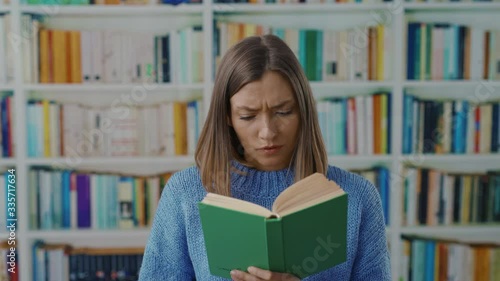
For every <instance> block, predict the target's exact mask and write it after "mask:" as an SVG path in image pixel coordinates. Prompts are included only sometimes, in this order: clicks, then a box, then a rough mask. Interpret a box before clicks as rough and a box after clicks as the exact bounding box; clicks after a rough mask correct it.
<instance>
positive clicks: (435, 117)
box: [403, 95, 500, 154]
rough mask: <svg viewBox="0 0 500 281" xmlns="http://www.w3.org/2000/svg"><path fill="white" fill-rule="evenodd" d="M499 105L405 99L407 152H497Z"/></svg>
mask: <svg viewBox="0 0 500 281" xmlns="http://www.w3.org/2000/svg"><path fill="white" fill-rule="evenodd" d="M499 107H500V103H499V102H490V103H481V104H476V103H472V102H469V101H466V100H455V101H435V100H422V99H419V98H417V97H414V96H411V95H405V96H404V110H403V114H404V118H403V120H404V122H403V153H406V154H410V153H436V154H443V153H455V154H463V153H469V154H473V153H476V154H477V153H497V152H499V150H500V128H499V126H500V114H499Z"/></svg>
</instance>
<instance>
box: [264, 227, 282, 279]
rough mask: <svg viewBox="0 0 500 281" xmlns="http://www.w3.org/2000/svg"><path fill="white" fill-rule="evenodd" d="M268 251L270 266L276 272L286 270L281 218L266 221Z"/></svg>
mask: <svg viewBox="0 0 500 281" xmlns="http://www.w3.org/2000/svg"><path fill="white" fill-rule="evenodd" d="M266 234H267V253H268V260H269V268H272V269H273V271H276V272H286V268H285V253H284V251H283V250H284V248H283V222H282V221H281V219H279V218H275V219H268V220H267V221H266Z"/></svg>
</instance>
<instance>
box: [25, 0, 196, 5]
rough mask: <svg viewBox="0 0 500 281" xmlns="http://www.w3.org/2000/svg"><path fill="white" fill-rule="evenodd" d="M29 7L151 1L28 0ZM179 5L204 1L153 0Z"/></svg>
mask: <svg viewBox="0 0 500 281" xmlns="http://www.w3.org/2000/svg"><path fill="white" fill-rule="evenodd" d="M26 2H27V3H28V4H29V5H147V4H149V3H151V1H150V0H27V1H26ZM156 2H157V3H159V4H171V5H177V4H181V3H201V2H202V0H159V1H157V0H153V3H156Z"/></svg>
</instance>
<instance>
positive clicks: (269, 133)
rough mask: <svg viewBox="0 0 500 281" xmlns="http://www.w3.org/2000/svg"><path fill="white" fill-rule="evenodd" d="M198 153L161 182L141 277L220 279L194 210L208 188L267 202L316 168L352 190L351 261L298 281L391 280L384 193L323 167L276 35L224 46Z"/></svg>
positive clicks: (302, 87)
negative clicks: (211, 268) (211, 264)
mask: <svg viewBox="0 0 500 281" xmlns="http://www.w3.org/2000/svg"><path fill="white" fill-rule="evenodd" d="M195 159H196V167H191V168H188V169H186V170H183V171H180V172H177V173H175V174H174V175H173V176H172V177H171V178H170V180H169V182H168V183H167V185H166V186H165V189H164V191H163V194H162V197H161V199H160V202H159V205H158V209H157V212H156V216H155V219H154V223H153V226H152V230H151V234H150V237H149V241H148V244H147V246H146V250H145V253H144V259H143V264H142V268H141V273H140V278H139V279H140V280H143V281H145V280H158V281H159V280H176V281H177V280H195V279H196V280H222V278H218V277H215V276H211V275H210V272H209V269H208V261H207V256H206V252H205V244H204V240H203V233H202V229H201V223H200V218H199V214H198V208H197V203H198V202H200V201H201V200H202V199H203V198H204V197H205V195H206V193H207V191H208V192H215V193H219V194H223V195H230V196H233V197H236V198H239V199H243V200H246V201H250V202H253V203H256V204H259V205H262V206H265V207H267V208H270V207H271V205H272V203H273V201H274V199H275V198H276V196H277V195H278V194H280V193H281V192H282V191H283V190H284V189H286V188H287V187H288V186H290V185H291V184H292V183H293V182H295V181H298V180H300V179H302V178H304V177H306V176H308V175H310V174H312V173H314V172H319V173H323V174H325V175H326V176H327V178H329V179H330V180H333V181H335V182H336V183H337V184H338V185H340V186H341V187H342V188H343V189H344V191H346V192H347V193H348V194H349V197H348V198H349V199H348V200H349V201H348V230H347V232H348V233H347V241H348V245H347V261H346V262H344V263H342V264H340V265H337V266H335V267H332V268H331V269H328V270H325V271H322V272H320V273H317V274H315V275H312V276H309V277H307V278H306V279H304V280H390V270H389V255H388V251H387V244H386V237H385V224H384V218H383V213H382V207H381V201H380V197H379V195H378V193H377V191H376V189H375V187H374V186H373V185H372V184H370V183H369V182H368V181H367V180H365V179H363V178H362V177H360V176H357V175H355V174H352V173H349V172H347V171H344V170H341V169H339V168H337V167H333V166H328V163H327V153H326V150H325V147H324V144H323V140H322V137H321V132H320V129H319V125H318V120H317V112H316V107H315V101H314V98H313V96H312V92H311V88H310V86H309V83H308V80H307V78H306V76H305V74H304V72H303V70H302V69H301V67H300V64H299V62H298V60H297V59H296V57H295V55H294V54H293V52H292V51H291V50H290V49H289V48H288V46H287V45H286V44H285V43H284V42H283V41H281V40H280V39H279V38H278V37H276V36H273V35H265V36H262V37H249V38H246V39H244V40H242V41H241V42H239V43H238V44H237V45H235V46H233V47H232V48H230V49H229V50H228V52H227V54H226V55H225V56H224V58H223V59H222V61H221V63H220V67H219V71H218V73H217V75H216V78H215V85H214V91H213V95H212V101H211V104H210V109H209V113H208V116H207V120H206V122H205V125H204V127H203V130H202V133H201V136H200V139H199V142H198V147H197V150H196V153H195ZM237 250H238V249H235V251H237ZM242 254H244V253H242ZM231 273H232V275H231V276H232V278H233V280H298V278H296V277H294V276H291V275H287V274H284V273H279V272H270V271H267V270H262V269H258V268H254V267H251V268H249V269H248V272H242V271H238V270H233V271H232V272H231Z"/></svg>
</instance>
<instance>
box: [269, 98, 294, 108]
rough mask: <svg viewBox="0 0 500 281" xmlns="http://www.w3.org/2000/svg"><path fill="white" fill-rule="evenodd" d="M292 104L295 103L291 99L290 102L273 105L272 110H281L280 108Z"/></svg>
mask: <svg viewBox="0 0 500 281" xmlns="http://www.w3.org/2000/svg"><path fill="white" fill-rule="evenodd" d="M292 102H293V100H291V99H289V100H285V101H283V102H280V103H278V104H277V105H273V106H272V107H271V108H272V109H276V108H280V107H283V106H285V105H288V104H289V103H292Z"/></svg>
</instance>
